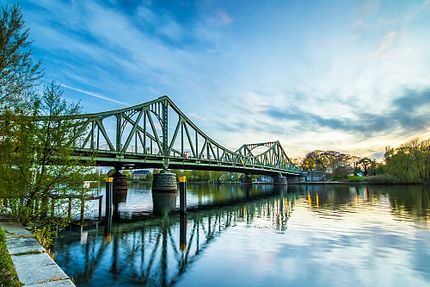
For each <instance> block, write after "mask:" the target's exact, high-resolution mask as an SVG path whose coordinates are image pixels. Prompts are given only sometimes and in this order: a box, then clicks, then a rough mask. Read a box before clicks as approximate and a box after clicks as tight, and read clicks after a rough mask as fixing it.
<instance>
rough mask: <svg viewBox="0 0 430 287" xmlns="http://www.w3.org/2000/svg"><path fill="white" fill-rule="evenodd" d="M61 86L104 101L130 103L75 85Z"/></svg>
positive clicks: (125, 104)
mask: <svg viewBox="0 0 430 287" xmlns="http://www.w3.org/2000/svg"><path fill="white" fill-rule="evenodd" d="M60 86H61V87H63V88H66V89H69V90H72V91H75V92H78V93H81V94H84V95H87V96H90V97H93V98H97V99H101V100H104V101H108V102H112V103H115V104H119V105H122V106H129V105H130V104H129V103H125V102H123V101H118V100H115V99H113V98H111V97H107V96H105V95H101V94H99V93H94V92H89V91H85V90H83V89H79V88H74V87H71V86H69V85H66V84H60Z"/></svg>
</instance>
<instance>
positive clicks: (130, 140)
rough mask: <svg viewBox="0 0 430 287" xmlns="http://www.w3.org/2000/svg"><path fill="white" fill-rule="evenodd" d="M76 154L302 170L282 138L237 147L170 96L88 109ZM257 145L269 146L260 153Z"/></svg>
mask: <svg viewBox="0 0 430 287" xmlns="http://www.w3.org/2000/svg"><path fill="white" fill-rule="evenodd" d="M72 119H73V120H78V121H79V122H80V123H81V127H80V130H79V133H78V134H79V135H80V136H79V139H77V140H76V141H75V144H74V154H75V156H77V157H79V158H82V159H90V158H92V159H94V160H95V162H96V163H97V164H98V165H107V166H133V167H135V168H146V167H154V168H166V169H167V168H173V169H203V170H220V171H232V172H245V173H259V174H272V175H273V174H284V175H298V174H300V171H301V170H300V169H299V168H297V167H296V166H294V164H293V163H292V162H291V160H290V159H289V158H288V156H287V154H286V153H285V151H284V149H283V148H282V146H281V145H280V143H279V141H276V142H267V143H260V144H249V145H243V146H242V147H241V148H239V149H238V150H237V151H231V150H229V149H227V148H225V147H224V146H222V145H220V144H219V143H217V142H216V141H214V140H213V139H211V138H210V137H209V136H207V135H206V134H205V133H204V132H203V131H202V130H200V129H199V128H198V127H197V126H196V125H195V124H194V123H193V122H192V121H191V120H190V119H189V118H188V117H187V116H186V115H185V114H184V113H183V112H182V111H181V110H180V109H179V108H178V107H177V106H176V105H175V104H174V103H173V102H172V101H171V100H170V99H169V98H168V97H167V96H162V97H160V98H158V99H156V100H153V101H150V102H146V103H143V104H140V105H137V106H133V107H129V108H125V109H119V110H114V111H108V112H102V113H97V114H85V115H79V116H76V117H73V118H72ZM256 147H265V148H266V150H265V151H263V152H261V153H259V154H255V153H254V149H255V148H256Z"/></svg>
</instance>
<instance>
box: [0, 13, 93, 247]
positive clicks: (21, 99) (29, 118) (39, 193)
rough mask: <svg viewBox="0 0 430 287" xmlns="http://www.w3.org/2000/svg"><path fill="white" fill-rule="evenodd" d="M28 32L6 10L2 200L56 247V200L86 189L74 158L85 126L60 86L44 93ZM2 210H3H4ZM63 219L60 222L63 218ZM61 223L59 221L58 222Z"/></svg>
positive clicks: (1, 61) (1, 30)
mask: <svg viewBox="0 0 430 287" xmlns="http://www.w3.org/2000/svg"><path fill="white" fill-rule="evenodd" d="M28 36H29V30H28V29H26V28H25V26H24V21H23V19H22V13H21V11H20V9H19V7H18V6H13V7H12V8H7V7H4V8H2V14H1V17H0V182H1V183H2V184H1V185H0V197H1V198H7V199H8V202H7V209H6V210H7V211H8V212H9V214H10V215H12V216H14V217H15V218H17V219H18V220H20V221H21V222H22V223H24V224H26V225H27V226H32V227H33V230H34V231H35V234H36V236H38V237H39V239H41V241H42V242H43V243H46V244H47V245H49V244H50V243H52V241H51V237H50V233H51V231H52V226H53V224H54V223H55V224H63V223H64V222H65V218H64V217H62V216H61V214H58V212H59V211H60V210H61V209H57V214H56V217H51V216H50V215H51V214H50V212H49V211H50V210H51V205H52V204H53V203H56V204H59V203H60V201H56V202H54V201H53V200H52V197H53V194H57V195H61V194H64V193H70V192H71V190H73V189H76V188H78V189H79V190H81V191H82V189H80V187H81V186H82V180H83V178H84V177H85V174H86V171H87V169H86V167H85V166H84V165H83V163H82V162H80V161H79V160H78V159H76V158H75V157H73V154H72V147H73V145H74V142H76V141H79V140H80V139H79V135H80V134H81V132H82V126H83V125H82V124H83V123H82V122H81V121H80V120H78V119H76V117H74V115H76V114H78V113H79V112H80V107H79V105H76V104H75V105H69V104H67V103H66V101H65V100H64V99H62V91H61V89H60V88H59V87H58V86H57V85H55V84H53V83H52V84H50V85H47V86H46V87H45V88H44V89H41V88H40V83H39V80H40V79H41V77H42V72H41V68H40V63H39V62H36V63H35V62H33V60H32V58H31V48H30V44H31V43H30V42H29V41H28ZM0 207H1V205H0ZM58 215H60V216H58ZM57 219H58V220H57Z"/></svg>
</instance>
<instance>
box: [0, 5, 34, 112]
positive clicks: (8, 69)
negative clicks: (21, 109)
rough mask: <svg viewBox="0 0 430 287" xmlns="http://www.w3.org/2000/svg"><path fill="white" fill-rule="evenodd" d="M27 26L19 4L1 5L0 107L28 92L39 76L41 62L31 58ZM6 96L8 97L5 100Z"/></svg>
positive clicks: (10, 105) (11, 102)
mask: <svg viewBox="0 0 430 287" xmlns="http://www.w3.org/2000/svg"><path fill="white" fill-rule="evenodd" d="M29 34H30V32H29V30H28V29H27V28H25V26H24V20H23V19H22V13H21V10H20V8H19V7H18V6H17V5H15V6H13V7H12V8H8V7H3V8H2V14H1V17H0V103H1V105H0V107H2V108H5V106H8V107H9V108H14V109H15V108H18V106H16V105H15V104H16V103H17V102H18V103H19V101H20V100H21V99H22V97H26V96H28V94H29V92H30V91H31V89H32V88H33V87H34V86H35V85H36V84H37V83H38V80H40V78H41V77H42V71H41V67H40V62H33V60H32V57H31V48H30V44H31V42H30V41H29V40H28V37H29ZM6 99H7V101H5V100H6Z"/></svg>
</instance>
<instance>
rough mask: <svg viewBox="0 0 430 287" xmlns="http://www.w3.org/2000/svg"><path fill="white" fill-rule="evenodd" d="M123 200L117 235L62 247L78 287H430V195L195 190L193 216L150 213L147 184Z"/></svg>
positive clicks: (59, 253)
mask: <svg viewBox="0 0 430 287" xmlns="http://www.w3.org/2000/svg"><path fill="white" fill-rule="evenodd" d="M122 200H124V201H123V202H121V203H118V205H117V206H118V210H117V212H116V217H115V216H114V217H115V218H117V221H119V222H117V223H115V222H114V223H113V224H112V228H111V230H106V229H105V226H98V227H96V226H93V227H87V228H85V229H84V231H83V232H81V231H80V230H79V229H78V230H74V231H66V232H63V233H62V234H61V237H60V238H59V239H58V241H57V244H56V248H55V249H56V251H55V255H56V262H57V263H58V264H59V265H60V266H61V267H62V268H63V270H65V272H66V273H67V274H68V275H69V276H71V277H72V278H73V280H74V281H75V282H76V284H77V286H115V285H116V286H136V285H139V286H171V285H175V286H346V285H351V286H402V287H403V286H430V264H429V263H430V190H429V188H428V187H427V188H426V187H422V186H347V185H342V186H341V185H320V186H316V185H314V186H303V185H302V186H289V187H288V190H274V188H273V187H272V186H253V187H252V188H251V189H243V187H241V186H240V185H221V186H213V185H195V186H189V187H188V204H189V205H190V206H191V207H192V208H193V209H194V210H192V211H191V212H189V213H188V215H187V216H185V217H183V216H180V215H179V214H177V213H174V214H172V215H170V216H153V215H150V213H151V210H152V196H151V192H150V189H149V187H147V186H134V187H132V188H130V189H129V191H128V193H127V195H126V196H124V197H123V198H122ZM177 206H179V205H177ZM135 217H137V218H135ZM139 217H141V219H138V218H139ZM133 218H134V219H133Z"/></svg>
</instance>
